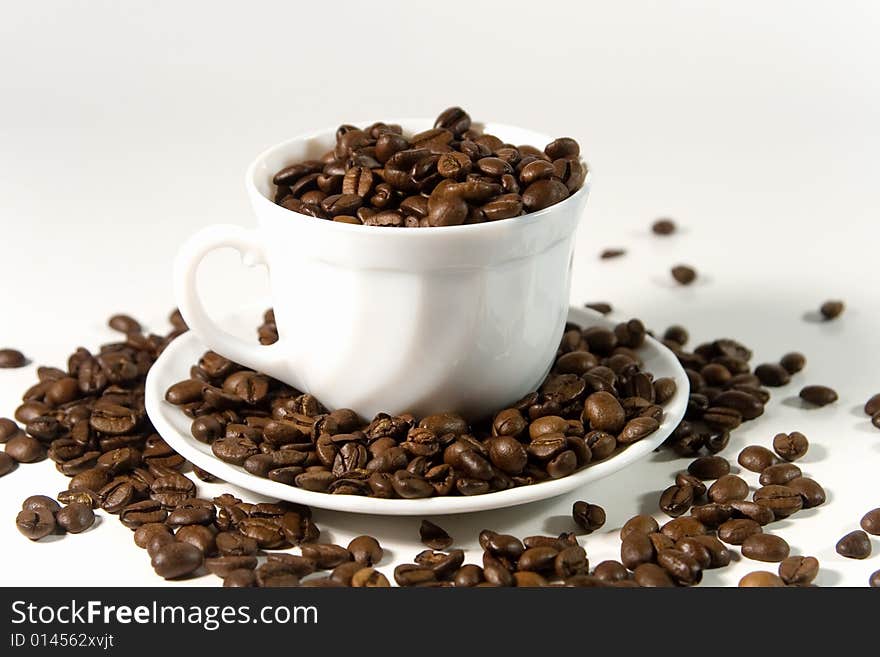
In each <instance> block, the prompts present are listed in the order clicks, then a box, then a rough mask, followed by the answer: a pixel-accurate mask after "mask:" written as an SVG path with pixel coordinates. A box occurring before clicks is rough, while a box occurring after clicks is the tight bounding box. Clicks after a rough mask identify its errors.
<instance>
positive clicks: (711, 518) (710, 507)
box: [691, 502, 732, 529]
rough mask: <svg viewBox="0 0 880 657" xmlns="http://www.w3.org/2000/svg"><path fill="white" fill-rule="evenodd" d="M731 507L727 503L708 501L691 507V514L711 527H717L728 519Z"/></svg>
mask: <svg viewBox="0 0 880 657" xmlns="http://www.w3.org/2000/svg"><path fill="white" fill-rule="evenodd" d="M731 514H732V509H731V507H730V506H729V505H727V504H717V503H715V502H710V503H709V504H702V505H700V506H695V507H693V508H692V509H691V515H692V516H693V517H694V518H696V519H697V520H699V521H700V522H701V523H703V524H704V525H706V527H710V528H712V529H714V528H717V527H719V526H720V525H722V524H724V523H725V522H727V521H728V520H729V519H730V516H731Z"/></svg>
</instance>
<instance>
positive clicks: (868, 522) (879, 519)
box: [859, 508, 880, 536]
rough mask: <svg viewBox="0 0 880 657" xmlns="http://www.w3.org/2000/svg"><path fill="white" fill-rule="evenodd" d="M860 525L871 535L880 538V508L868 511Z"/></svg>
mask: <svg viewBox="0 0 880 657" xmlns="http://www.w3.org/2000/svg"><path fill="white" fill-rule="evenodd" d="M859 524H860V526H861V528H862V529H864V530H865V531H866V532H868V533H869V534H873V535H874V536H880V508H876V509H871V510H870V511H868V512H867V513H866V514H865V515H863V516H862V520H861V522H860V523H859Z"/></svg>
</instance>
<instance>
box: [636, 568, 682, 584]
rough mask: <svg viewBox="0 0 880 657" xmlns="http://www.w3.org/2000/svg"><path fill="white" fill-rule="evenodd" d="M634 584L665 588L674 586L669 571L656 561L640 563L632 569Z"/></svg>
mask: <svg viewBox="0 0 880 657" xmlns="http://www.w3.org/2000/svg"><path fill="white" fill-rule="evenodd" d="M633 579H634V580H635V581H636V584H638V585H639V586H643V587H650V588H658V587H659V588H666V587H671V586H675V583H674V582H673V581H672V578H671V577H670V576H669V573H668V572H667V571H666V569H665V568H663V567H662V566H658V565H657V564H656V563H642V564H640V565H639V566H637V567H636V568H635V570H633Z"/></svg>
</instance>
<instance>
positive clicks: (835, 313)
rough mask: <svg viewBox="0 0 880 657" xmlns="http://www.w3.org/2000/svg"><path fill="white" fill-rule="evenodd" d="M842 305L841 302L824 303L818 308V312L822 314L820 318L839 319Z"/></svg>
mask: <svg viewBox="0 0 880 657" xmlns="http://www.w3.org/2000/svg"><path fill="white" fill-rule="evenodd" d="M843 309H844V303H843V301H838V300H833V301H826V302H825V303H823V304H822V305H821V306H820V307H819V312H820V313H822V317H824V318H825V319H835V318H836V317H839V316H840V314H841V313H842V312H843Z"/></svg>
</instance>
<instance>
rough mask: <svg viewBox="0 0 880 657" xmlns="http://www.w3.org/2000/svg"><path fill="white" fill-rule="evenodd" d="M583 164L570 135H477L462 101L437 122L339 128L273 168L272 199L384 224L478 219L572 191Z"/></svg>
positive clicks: (542, 204) (532, 208)
mask: <svg viewBox="0 0 880 657" xmlns="http://www.w3.org/2000/svg"><path fill="white" fill-rule="evenodd" d="M586 176H587V167H586V165H585V164H584V162H583V160H582V159H581V157H580V146H579V145H578V143H577V142H576V141H575V140H574V139H571V138H569V137H561V138H559V139H555V140H554V141H552V142H550V143H549V144H547V145H545V146H544V147H543V148H539V147H536V146H529V145H518V146H517V145H514V144H508V143H505V142H504V141H502V140H501V139H500V138H499V137H496V136H495V135H491V134H486V133H483V132H482V131H481V130H479V129H477V128H476V127H475V126H473V125H472V124H471V118H470V116H469V115H468V114H467V112H465V111H464V110H463V109H461V108H460V107H450V108H449V109H446V110H444V111H443V112H442V113H441V114H440V116H438V117H437V120H436V121H435V123H434V127H433V128H432V129H430V130H425V131H423V132H420V133H418V134H412V135H404V133H403V129H402V128H401V127H400V126H399V125H394V124H386V123H374V124H372V125H370V126H366V127H363V128H359V127H357V126H353V125H343V126H340V127H339V129H338V130H337V131H336V144H335V146H334V147H333V149H331V150H330V151H328V152H327V153H324V154H323V155H322V156H321V157H320V158H319V159H316V160H306V161H304V162H296V163H291V164H289V165H287V166H285V167H284V168H283V169H281V170H280V171H278V172H277V173H276V174H275V175H274V177H273V179H272V181H273V183H274V184H275V187H276V192H275V196H274V200H275V203H277V204H278V205H281V206H282V207H285V208H287V209H288V210H293V211H294V212H297V213H299V214H304V215H307V216H310V217H314V218H317V219H325V220H332V221H336V222H340V223H347V224H357V225H366V226H377V227H383V228H402V227H407V228H418V227H439V226H458V225H462V224H479V223H484V222H490V221H499V220H502V219H512V218H514V217H518V216H520V215H523V214H528V213H530V212H537V211H539V210H543V209H545V208H548V207H550V206H552V205H555V204H556V203H559V202H560V201H564V200H565V199H566V198H568V197H569V196H570V195H572V194H574V193H575V192H577V191H578V190H579V189H580V188H581V186H582V185H583V184H584V180H585V179H586Z"/></svg>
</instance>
